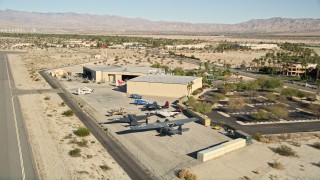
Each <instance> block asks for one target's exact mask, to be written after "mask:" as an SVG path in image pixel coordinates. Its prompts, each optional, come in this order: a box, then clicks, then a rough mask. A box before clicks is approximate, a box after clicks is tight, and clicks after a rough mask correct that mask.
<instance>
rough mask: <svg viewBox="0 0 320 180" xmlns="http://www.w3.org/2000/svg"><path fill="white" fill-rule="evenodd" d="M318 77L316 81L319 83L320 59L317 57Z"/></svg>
mask: <svg viewBox="0 0 320 180" xmlns="http://www.w3.org/2000/svg"><path fill="white" fill-rule="evenodd" d="M316 68H317V75H316V80H315V82H318V79H319V75H320V58H319V57H317V67H316Z"/></svg>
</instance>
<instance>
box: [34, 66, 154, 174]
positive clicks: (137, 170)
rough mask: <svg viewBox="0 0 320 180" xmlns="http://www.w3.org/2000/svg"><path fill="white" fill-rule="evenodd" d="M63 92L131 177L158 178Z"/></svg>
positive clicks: (54, 84)
mask: <svg viewBox="0 0 320 180" xmlns="http://www.w3.org/2000/svg"><path fill="white" fill-rule="evenodd" d="M39 73H40V74H41V76H42V77H43V78H44V79H45V80H46V81H47V82H48V84H49V85H50V86H51V87H52V88H53V89H59V88H61V87H60V85H59V83H57V82H56V81H55V79H53V78H52V77H50V76H49V75H48V74H46V73H45V72H44V71H41V72H39ZM61 90H62V91H63V92H61V93H58V94H59V96H60V97H61V98H62V99H63V101H64V102H65V103H66V104H67V105H68V106H69V108H70V109H71V110H72V111H73V112H74V113H75V115H76V116H77V117H78V118H79V119H80V120H81V121H82V123H83V124H84V125H85V126H86V127H87V128H88V129H89V130H90V132H91V133H92V134H93V135H94V136H95V138H97V140H98V141H99V142H100V143H101V144H102V145H103V147H104V148H105V149H106V150H107V151H108V153H109V154H110V155H111V156H112V157H113V158H114V160H115V161H116V162H117V163H118V164H119V165H120V166H121V167H122V168H123V170H124V171H125V172H126V173H127V174H128V175H129V177H130V178H131V179H143V180H148V179H156V177H154V176H153V175H152V174H151V173H150V172H149V171H148V170H147V169H146V168H144V167H143V166H141V164H139V162H137V160H136V159H135V158H134V157H133V156H131V155H130V153H129V152H127V151H126V150H125V149H124V148H123V146H122V145H121V144H120V143H118V142H117V141H116V139H114V138H113V137H112V136H110V135H109V134H108V133H105V132H104V131H103V130H102V129H101V128H100V127H99V125H98V124H97V123H96V122H95V120H94V118H93V117H91V116H89V115H88V114H87V113H86V112H84V111H83V110H82V109H81V108H80V107H79V106H78V104H77V103H76V102H74V101H73V100H72V98H71V96H70V95H69V94H68V91H67V90H64V89H63V88H61Z"/></svg>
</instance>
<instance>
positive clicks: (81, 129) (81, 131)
mask: <svg viewBox="0 0 320 180" xmlns="http://www.w3.org/2000/svg"><path fill="white" fill-rule="evenodd" d="M75 134H76V135H77V136H80V137H84V136H89V135H90V131H89V129H87V128H85V127H79V128H78V129H77V130H76V131H75Z"/></svg>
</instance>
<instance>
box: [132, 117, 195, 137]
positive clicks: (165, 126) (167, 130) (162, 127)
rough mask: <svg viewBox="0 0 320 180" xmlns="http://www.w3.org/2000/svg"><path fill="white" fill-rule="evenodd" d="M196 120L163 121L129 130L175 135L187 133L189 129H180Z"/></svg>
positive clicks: (133, 127)
mask: <svg viewBox="0 0 320 180" xmlns="http://www.w3.org/2000/svg"><path fill="white" fill-rule="evenodd" d="M198 120H199V119H198V118H187V119H180V120H175V121H168V120H166V121H164V122H160V121H157V122H156V123H151V124H140V125H136V126H131V130H133V131H143V130H157V131H158V132H159V133H160V134H161V135H169V136H171V135H175V134H180V135H182V132H185V131H188V130H189V128H182V125H184V124H185V123H189V122H194V121H198ZM176 126H178V129H174V127H176Z"/></svg>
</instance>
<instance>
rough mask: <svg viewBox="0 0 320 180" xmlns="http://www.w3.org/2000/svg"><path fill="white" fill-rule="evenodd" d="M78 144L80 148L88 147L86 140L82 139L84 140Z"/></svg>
mask: <svg viewBox="0 0 320 180" xmlns="http://www.w3.org/2000/svg"><path fill="white" fill-rule="evenodd" d="M77 144H78V146H80V147H85V146H87V145H88V141H87V140H85V139H82V140H81V141H79V142H78V143H77Z"/></svg>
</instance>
